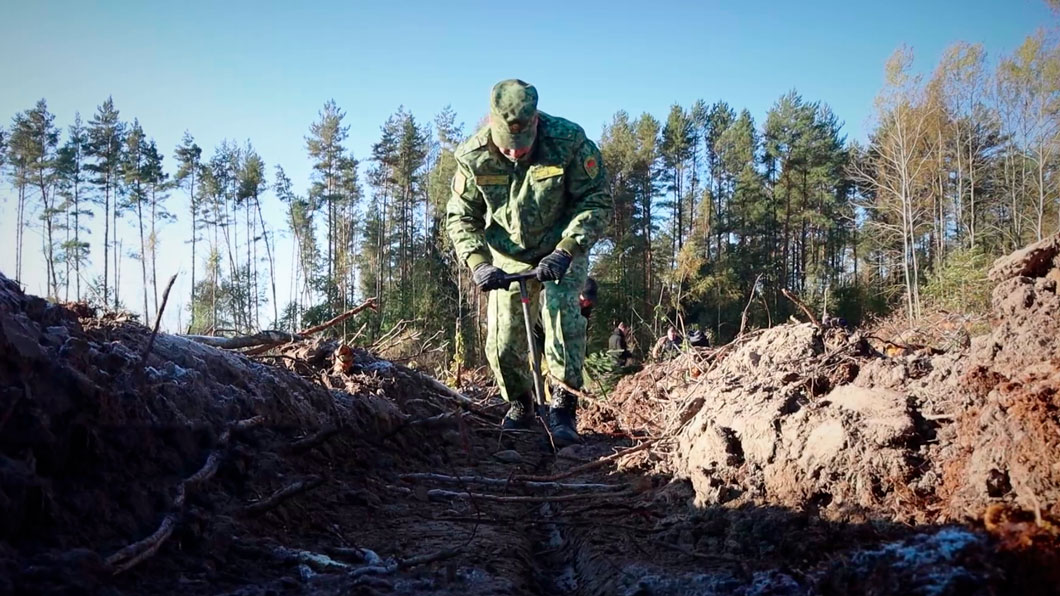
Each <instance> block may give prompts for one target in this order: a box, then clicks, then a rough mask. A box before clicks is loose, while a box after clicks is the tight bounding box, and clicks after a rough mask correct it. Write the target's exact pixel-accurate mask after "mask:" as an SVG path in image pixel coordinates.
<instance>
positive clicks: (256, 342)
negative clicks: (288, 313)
mask: <svg viewBox="0 0 1060 596" xmlns="http://www.w3.org/2000/svg"><path fill="white" fill-rule="evenodd" d="M180 337H183V338H184V339H190V340H191V341H194V342H197V343H200V344H204V345H207V346H212V347H215V348H221V349H222V350H238V349H240V348H252V347H255V346H263V345H273V344H283V343H289V342H293V341H301V340H303V339H305V338H303V337H302V336H301V335H294V334H291V333H287V332H286V331H276V330H271V329H270V330H266V331H259V332H257V333H255V334H253V335H240V336H237V337H214V336H212V335H181V336H180Z"/></svg>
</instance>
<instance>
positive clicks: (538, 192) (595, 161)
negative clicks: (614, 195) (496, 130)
mask: <svg viewBox="0 0 1060 596" xmlns="http://www.w3.org/2000/svg"><path fill="white" fill-rule="evenodd" d="M539 114H540V120H539V123H538V133H537V140H536V141H535V143H534V148H533V150H532V153H531V154H530V157H529V158H528V159H525V160H523V161H520V162H519V163H512V162H511V161H510V160H508V159H507V158H505V157H504V156H503V155H501V154H500V152H498V151H497V149H496V147H495V146H494V145H493V143H492V142H491V141H490V131H489V126H485V127H483V128H482V129H480V130H479V131H478V132H476V133H475V134H474V135H472V136H471V138H469V139H468V140H466V141H464V142H463V143H461V144H460V146H459V147H457V149H456V162H457V166H456V174H455V175H454V176H453V184H452V194H451V195H450V198H449V203H448V205H447V206H446V229H447V231H448V232H449V237H450V238H451V239H452V241H453V244H454V245H455V247H456V251H457V254H458V255H459V256H460V258H461V259H462V260H464V261H466V262H467V264H468V266H470V267H471V268H472V269H474V268H475V267H476V266H478V265H479V264H480V263H484V262H486V263H488V262H492V257H491V251H494V252H497V253H500V254H502V255H505V256H507V257H509V258H512V259H514V260H516V261H519V262H522V263H528V264H536V263H537V261H538V260H539V259H540V258H541V257H543V256H545V255H547V254H548V253H550V252H552V251H553V250H555V249H556V248H557V247H558V248H562V249H564V250H566V251H568V252H570V253H571V254H574V255H578V254H584V253H588V252H589V249H590V248H592V245H593V243H594V242H596V240H597V239H598V238H599V236H600V234H601V233H602V232H603V230H604V227H605V226H606V225H607V221H608V218H609V217H610V214H611V195H610V193H609V192H608V190H607V186H606V182H605V178H606V177H605V175H604V168H603V164H602V163H601V159H600V150H599V149H597V148H596V145H595V144H594V143H593V142H592V141H590V140H589V139H587V138H586V137H585V131H583V130H582V128H581V127H580V126H578V125H577V124H574V123H573V122H570V121H569V120H565V119H563V118H557V117H555V116H549V115H548V114H545V113H543V112H539Z"/></svg>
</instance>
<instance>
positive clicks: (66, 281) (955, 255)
mask: <svg viewBox="0 0 1060 596" xmlns="http://www.w3.org/2000/svg"><path fill="white" fill-rule="evenodd" d="M912 58H913V57H912V52H911V51H910V50H908V49H906V48H902V49H899V50H898V51H897V52H896V53H895V54H894V55H893V56H892V57H891V58H890V60H889V61H888V62H887V65H886V79H885V80H886V83H885V86H884V88H883V89H882V90H881V91H880V93H879V95H878V97H877V101H876V113H875V118H874V119H873V121H874V124H873V129H872V130H871V131H870V133H869V135H868V138H867V140H866V141H865V142H864V143H858V142H851V141H849V140H848V139H846V137H845V135H844V133H843V130H842V127H843V123H842V121H841V120H840V119H839V117H838V116H837V115H836V114H835V113H834V112H833V111H832V110H831V109H830V108H829V106H828V104H827V103H826V102H825V101H824V100H821V99H816V98H806V97H803V96H802V95H800V94H799V93H798V92H796V91H792V92H790V93H787V94H785V95H783V96H782V97H780V98H778V99H777V100H776V102H775V103H774V104H773V106H772V107H771V108H770V110H769V111H768V113H767V114H766V115H765V119H764V120H763V121H761V122H756V121H755V120H754V118H753V117H752V115H751V113H750V112H749V111H748V110H746V109H741V108H740V107H739V106H731V105H729V104H728V103H726V102H725V101H715V102H713V103H708V102H705V101H696V102H694V103H692V104H691V105H687V106H682V105H676V104H675V105H673V106H671V107H670V109H669V112H667V113H665V114H661V115H653V114H648V113H644V114H639V115H635V116H634V115H631V114H629V113H626V112H624V111H620V112H618V113H616V114H614V115H613V116H612V117H611V118H610V120H609V122H608V123H607V124H606V126H605V127H604V129H603V132H602V134H601V136H600V138H599V145H600V149H601V152H602V154H603V156H604V163H605V166H606V169H607V176H608V183H609V186H610V189H611V192H612V196H613V198H614V214H613V221H612V225H611V226H610V227H609V229H608V231H607V233H606V235H605V237H604V238H603V239H602V240H601V241H600V242H599V243H598V245H597V246H596V248H595V249H594V253H593V264H592V274H593V276H594V277H595V278H596V279H597V280H598V282H599V283H600V288H601V289H600V297H599V305H598V306H597V308H596V310H595V311H594V315H593V322H592V325H591V337H592V341H593V344H592V345H593V346H594V347H599V346H601V345H602V343H603V342H605V340H606V336H607V334H608V333H609V332H610V328H611V324H612V323H614V322H616V321H619V320H622V321H627V322H629V323H630V324H631V325H632V326H633V328H634V330H635V333H636V337H637V338H638V340H640V344H641V345H645V344H646V342H647V341H649V340H650V338H651V337H653V336H655V335H656V334H658V333H659V332H660V330H661V329H662V328H663V327H664V326H665V325H667V324H668V323H670V322H676V323H678V324H680V325H683V326H685V327H688V326H692V325H697V326H700V327H702V328H704V329H705V330H709V331H710V332H712V333H713V335H714V336H715V338H716V339H717V340H719V341H724V340H725V339H727V338H731V337H732V336H733V335H734V334H735V333H736V332H737V330H738V329H739V327H740V324H741V319H742V316H743V313H744V312H746V313H747V317H748V324H749V325H751V326H765V325H770V324H775V323H777V322H782V321H785V320H786V319H787V318H788V316H789V315H790V314H792V313H793V312H794V308H793V306H792V305H791V304H790V303H789V302H788V301H787V300H786V299H785V298H784V297H783V296H782V294H781V290H782V289H788V290H790V291H792V292H794V293H796V294H798V295H799V296H801V298H802V299H803V300H804V301H805V302H807V303H808V304H811V305H812V306H813V307H814V308H816V309H818V310H823V309H827V310H828V312H829V313H830V314H833V315H838V316H844V317H846V318H847V319H848V320H850V321H851V322H856V321H860V320H862V319H864V318H865V317H866V316H869V315H873V314H884V313H888V312H898V313H900V314H901V315H902V316H904V317H907V318H908V319H910V320H916V319H918V318H919V317H921V316H923V315H925V314H926V313H928V312H930V311H931V310H933V309H940V308H945V309H973V310H974V309H977V308H981V307H982V306H983V301H984V300H985V299H986V286H985V284H984V281H985V280H984V271H985V267H986V266H987V264H988V263H989V262H990V260H991V258H992V256H993V255H997V254H999V253H1001V252H1004V251H1008V250H1012V249H1014V248H1017V247H1020V246H1022V245H1024V244H1026V243H1028V242H1031V241H1034V240H1036V239H1040V238H1042V237H1044V236H1046V235H1049V234H1052V233H1055V232H1056V231H1057V230H1058V229H1060V186H1058V182H1060V179H1058V177H1057V174H1058V171H1060V126H1058V125H1060V46H1058V44H1057V43H1056V42H1055V41H1054V40H1052V39H1050V38H1049V37H1047V36H1046V35H1045V34H1043V33H1039V34H1036V35H1032V36H1030V37H1028V38H1027V39H1026V40H1025V42H1024V43H1023V44H1022V45H1021V46H1020V47H1019V48H1018V49H1016V50H1015V51H1014V52H1013V53H1012V54H1011V55H1007V56H1003V57H1001V58H1000V59H997V60H991V59H988V57H987V55H986V53H985V52H984V50H983V48H982V46H980V45H973V44H965V43H960V44H955V45H953V46H952V47H950V48H949V49H948V50H947V51H946V53H945V55H944V56H943V58H942V60H941V61H940V62H939V64H938V65H937V66H936V67H935V69H934V70H933V71H931V72H930V73H929V74H927V75H921V74H917V71H916V70H914V68H913V64H912ZM561 115H562V114H561ZM308 120H309V119H307V121H308ZM457 120H458V119H457V115H456V114H455V113H454V112H453V111H452V110H451V109H449V108H445V109H444V110H442V112H441V113H439V114H438V115H436V116H435V117H434V118H433V120H431V121H426V120H423V119H418V118H417V117H415V116H414V115H413V114H412V113H410V112H408V111H406V110H404V109H398V111H397V112H396V113H394V114H393V115H391V116H390V117H389V118H388V119H387V121H386V122H385V123H383V125H382V126H381V128H380V134H379V138H378V141H377V142H376V143H374V144H373V145H372V148H371V152H370V154H368V155H364V156H361V157H360V158H356V157H354V155H353V154H352V153H351V152H350V151H349V149H348V147H347V146H346V143H347V135H348V131H349V127H350V126H351V125H356V126H368V125H369V124H367V123H361V122H356V123H353V122H351V121H350V119H349V118H348V117H347V115H346V114H345V112H343V110H342V109H341V108H340V107H339V106H338V105H337V104H336V103H335V102H334V101H329V102H327V103H326V104H325V105H324V106H323V108H322V110H321V111H320V113H319V114H318V115H317V117H316V119H315V120H314V121H313V122H312V123H311V124H310V126H309V127H308V129H307V133H306V136H305V139H304V142H303V144H304V147H305V151H306V157H307V159H308V160H309V161H310V162H311V164H312V176H311V182H310V184H309V186H308V187H307V188H295V186H294V184H292V182H291V180H290V179H289V178H288V176H287V175H286V174H285V172H284V169H283V167H282V164H271V165H270V164H267V163H266V161H265V159H264V158H263V157H262V156H261V155H259V154H258V152H257V151H256V150H255V148H254V146H253V145H252V144H251V142H249V141H248V142H245V143H237V142H232V141H224V142H222V143H221V144H220V145H218V146H217V147H215V148H213V150H212V152H210V153H207V152H204V151H203V149H202V148H201V147H200V146H199V145H197V144H196V142H195V138H194V137H193V136H192V134H190V133H186V134H185V136H184V138H183V140H182V141H181V142H180V143H179V145H178V146H176V147H172V148H161V147H158V146H157V145H156V143H155V141H154V140H153V139H152V138H151V137H150V135H149V134H148V132H147V131H144V130H143V128H142V127H141V125H140V123H139V122H138V120H137V119H136V118H133V119H131V120H129V119H128V118H127V117H126V115H125V114H122V113H121V112H120V111H119V109H118V106H117V105H116V103H115V102H114V101H113V100H112V99H111V98H107V99H106V100H105V101H104V102H103V103H102V104H101V105H99V106H98V107H97V108H96V109H95V111H94V113H93V114H92V116H91V117H90V118H89V119H88V120H87V121H84V120H83V119H82V118H81V116H80V115H76V116H75V117H74V118H73V121H72V122H70V123H69V124H67V125H66V126H65V128H63V127H60V125H59V124H57V123H56V120H55V116H54V115H53V114H51V113H50V112H49V109H48V105H47V102H46V101H45V100H44V99H42V100H40V101H39V102H37V104H36V105H34V106H31V107H28V108H27V109H26V110H25V111H23V112H20V113H18V114H15V115H14V117H13V118H12V119H11V121H10V123H9V125H8V126H6V127H4V128H2V129H0V168H2V172H3V175H4V177H5V178H6V180H8V181H9V182H10V193H9V195H8V196H6V197H5V198H6V199H8V201H9V202H8V205H9V206H14V209H13V210H11V209H9V208H5V213H8V214H10V216H11V217H14V218H15V219H16V230H17V234H16V238H15V241H14V246H15V252H16V258H15V270H14V271H11V272H7V273H8V274H9V275H13V276H14V277H15V278H17V279H21V278H22V276H23V273H24V267H25V263H26V260H25V259H24V251H26V250H34V251H35V250H37V249H38V248H39V249H40V250H41V251H42V255H43V263H44V267H45V271H44V273H45V279H46V283H47V293H48V294H49V296H51V297H53V298H56V299H61V300H86V301H89V302H92V303H95V304H98V305H106V306H108V307H110V308H127V309H129V310H132V311H135V312H138V313H142V314H143V315H144V316H145V318H146V317H147V315H149V314H151V313H154V312H155V310H156V309H157V307H158V302H159V287H158V286H159V283H158V279H157V271H158V266H157V261H158V255H159V253H160V251H161V250H163V248H164V249H165V250H166V251H167V254H169V255H170V257H169V260H170V261H172V259H173V257H172V255H173V254H174V253H175V252H176V253H177V254H180V255H182V258H181V259H180V260H181V261H182V262H184V261H185V260H186V261H187V263H188V265H187V266H186V268H187V269H188V270H189V271H190V275H191V277H192V279H191V282H192V283H191V288H192V289H191V295H190V296H188V297H187V299H188V311H187V312H186V313H185V316H184V317H183V320H184V321H186V322H187V324H186V325H185V327H186V329H183V330H182V331H190V332H194V333H219V334H233V333H242V332H246V331H249V330H255V329H260V328H279V329H288V330H298V329H301V328H305V327H308V326H310V325H312V324H314V323H318V322H320V321H323V320H326V319H327V318H329V317H331V316H334V315H335V314H338V313H340V312H343V311H344V310H346V309H348V308H350V307H352V306H353V305H355V304H357V303H358V302H360V301H362V300H364V299H365V298H367V297H370V296H376V297H378V299H379V305H380V309H379V310H378V311H377V312H375V313H373V314H371V315H370V316H369V317H368V318H367V319H360V320H359V322H358V326H357V328H353V326H352V323H351V324H350V326H349V327H344V328H342V329H339V330H338V331H339V332H340V333H344V334H347V335H349V334H353V333H355V332H358V333H360V334H361V336H362V337H364V338H365V339H366V340H371V339H372V338H376V337H379V336H380V335H382V334H384V333H386V332H387V331H388V330H390V329H392V328H393V327H394V326H395V325H398V324H400V323H402V322H405V323H404V324H406V325H409V326H410V327H412V328H418V329H422V330H425V331H429V332H430V333H434V332H435V331H437V330H441V335H442V336H443V337H444V338H445V340H446V342H447V344H446V345H447V346H448V349H447V352H446V361H447V362H453V361H456V362H464V363H473V362H478V361H480V360H481V354H482V350H481V343H482V341H483V336H482V334H483V330H484V318H483V317H482V308H483V300H482V297H481V296H480V295H478V294H477V293H476V292H475V291H474V289H473V285H472V284H471V282H470V279H469V277H468V273H467V271H466V268H465V267H463V266H462V265H461V264H460V263H457V262H456V259H455V256H454V253H453V250H452V246H451V245H450V243H449V241H448V238H447V237H446V234H445V230H444V212H445V203H446V201H447V199H448V197H449V188H450V181H451V179H452V175H453V172H454V167H455V162H454V158H453V151H454V149H455V147H456V146H457V144H458V143H459V142H460V141H461V140H462V139H463V138H464V137H466V136H467V135H468V134H470V133H472V132H474V131H472V130H467V129H465V127H464V126H463V125H461V124H459V123H458V122H457ZM188 124H189V126H193V125H194V123H188ZM583 124H584V123H583ZM589 132H590V134H592V132H593V131H591V130H590V131H589ZM167 157H168V159H167ZM175 196H182V197H183V198H184V200H182V201H180V202H179V203H180V205H181V208H180V209H177V208H175V207H174V205H175V204H177V202H176V201H173V198H174V197H175ZM270 202H272V203H273V205H272V206H271V207H270V206H269V205H268V204H269V203H270ZM263 206H264V207H263ZM278 213H282V219H281V218H279V217H276V216H275V214H278ZM270 214H272V215H271V216H270ZM5 216H6V215H5ZM178 218H179V219H181V220H183V221H184V222H186V223H187V225H186V226H185V229H187V230H188V237H187V238H186V239H184V241H185V244H181V245H179V246H166V247H162V246H160V240H159V238H160V235H159V231H160V229H161V228H162V227H164V226H167V225H172V223H173V221H174V220H175V219H178ZM120 222H123V223H124V225H123V226H119V223H120ZM129 224H131V225H129ZM30 226H32V227H35V228H37V229H38V230H39V232H40V238H41V245H40V246H39V247H37V246H29V245H28V243H27V240H26V238H25V237H24V231H25V230H26V229H27V227H30ZM128 230H134V231H135V233H134V234H131V235H129V234H128ZM126 236H129V237H126ZM281 236H282V237H284V238H287V239H289V240H287V241H285V242H284V243H283V244H282V245H283V246H284V247H290V250H291V257H292V258H291V263H292V265H291V268H290V270H288V271H283V272H281V271H278V270H277V268H276V267H277V251H278V250H279V249H280V243H279V242H278V240H279V239H280V238H281ZM285 249H286V248H285ZM183 255H186V256H183ZM34 262H35V263H36V261H34ZM130 264H131V265H133V269H132V270H131V271H130V270H129V265H130ZM128 275H135V276H136V277H137V278H138V280H137V281H138V282H139V283H138V284H137V285H138V287H142V292H139V291H138V292H137V293H136V295H135V296H134V295H121V296H119V292H118V290H117V288H119V287H120V282H121V277H123V276H128ZM286 296H289V297H290V298H289V299H285V298H284V299H282V300H281V297H286ZM363 322H367V324H366V325H365V326H364V327H361V325H360V324H361V323H363Z"/></svg>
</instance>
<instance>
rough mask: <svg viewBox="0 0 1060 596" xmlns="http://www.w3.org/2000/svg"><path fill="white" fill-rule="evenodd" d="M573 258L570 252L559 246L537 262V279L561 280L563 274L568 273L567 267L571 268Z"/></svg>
mask: <svg viewBox="0 0 1060 596" xmlns="http://www.w3.org/2000/svg"><path fill="white" fill-rule="evenodd" d="M572 260H573V257H571V255H570V253H569V252H567V251H565V250H563V249H562V248H557V249H556V250H554V251H552V253H551V254H548V255H546V256H545V258H543V259H541V261H540V262H538V264H537V280H538V281H552V280H555V281H561V280H562V279H563V276H564V275H566V274H567V269H569V268H570V263H571V261H572Z"/></svg>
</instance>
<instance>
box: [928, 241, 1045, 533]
mask: <svg viewBox="0 0 1060 596" xmlns="http://www.w3.org/2000/svg"><path fill="white" fill-rule="evenodd" d="M991 277H992V279H995V280H996V281H998V282H999V283H998V285H997V287H996V288H995V289H994V293H993V297H992V303H993V316H994V319H993V321H992V331H991V333H990V334H989V335H986V336H982V337H977V338H975V339H974V340H973V342H972V350H971V354H970V356H969V358H968V362H967V366H966V370H965V372H964V379H963V380H964V384H965V386H966V387H968V388H969V389H970V390H971V391H972V392H973V393H974V394H975V395H976V397H977V398H979V403H978V404H977V407H974V408H970V409H968V410H967V411H965V412H963V413H961V415H960V418H959V420H958V427H959V429H960V432H959V433H958V438H957V441H956V447H957V448H958V450H959V453H958V454H957V457H955V458H954V459H953V460H951V461H950V462H949V467H948V469H947V472H948V473H947V475H946V491H947V493H948V495H949V497H950V498H949V505H950V507H951V508H952V509H953V510H954V512H955V513H957V514H963V515H976V514H977V512H981V510H982V508H983V506H984V503H991V502H1005V503H1010V504H1012V505H1014V506H1015V507H1017V508H1019V509H1022V510H1024V511H1029V512H1033V513H1034V516H1035V518H1036V520H1037V522H1038V523H1039V525H1042V524H1043V518H1044V519H1048V520H1052V521H1053V522H1057V521H1060V466H1057V463H1056V462H1057V453H1060V420H1058V417H1057V413H1058V412H1060V296H1058V280H1060V236H1058V237H1054V238H1051V239H1046V240H1044V241H1042V242H1039V243H1037V244H1035V245H1032V246H1030V247H1028V248H1026V249H1023V250H1021V251H1019V252H1018V253H1015V254H1013V255H1011V256H1010V257H1007V258H1005V259H1001V260H999V261H998V263H997V264H995V266H994V268H993V269H992V270H991ZM1053 533H1054V534H1055V531H1054V532H1053Z"/></svg>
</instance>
